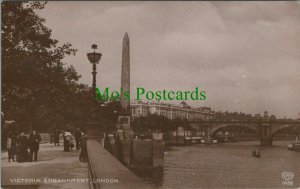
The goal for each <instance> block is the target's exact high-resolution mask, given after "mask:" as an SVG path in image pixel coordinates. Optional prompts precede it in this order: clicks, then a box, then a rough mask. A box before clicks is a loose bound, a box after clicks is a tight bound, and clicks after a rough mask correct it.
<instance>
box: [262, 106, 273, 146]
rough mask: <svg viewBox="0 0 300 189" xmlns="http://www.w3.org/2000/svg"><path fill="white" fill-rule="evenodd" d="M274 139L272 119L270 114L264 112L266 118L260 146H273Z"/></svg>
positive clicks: (263, 122) (263, 123)
mask: <svg viewBox="0 0 300 189" xmlns="http://www.w3.org/2000/svg"><path fill="white" fill-rule="evenodd" d="M272 144H273V137H272V126H271V123H270V119H269V117H268V112H267V111H265V112H264V117H263V120H262V123H261V132H260V145H261V146H272Z"/></svg>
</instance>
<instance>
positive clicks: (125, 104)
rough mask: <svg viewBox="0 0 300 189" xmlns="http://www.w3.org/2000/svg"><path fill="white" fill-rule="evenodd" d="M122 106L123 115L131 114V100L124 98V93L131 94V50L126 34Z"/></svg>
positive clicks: (126, 34) (123, 55) (123, 56)
mask: <svg viewBox="0 0 300 189" xmlns="http://www.w3.org/2000/svg"><path fill="white" fill-rule="evenodd" d="M121 74H122V75H121V89H122V90H123V92H122V93H121V106H122V109H123V113H127V114H128V113H130V100H129V99H128V98H126V97H124V91H126V92H127V93H128V96H129V94H130V50H129V37H128V33H127V32H126V33H125V35H124V38H123V51H122V73H121Z"/></svg>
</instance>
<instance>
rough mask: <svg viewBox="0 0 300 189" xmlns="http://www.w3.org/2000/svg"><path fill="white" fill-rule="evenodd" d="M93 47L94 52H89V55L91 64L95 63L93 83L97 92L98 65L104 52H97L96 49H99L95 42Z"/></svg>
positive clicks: (93, 88) (93, 87)
mask: <svg viewBox="0 0 300 189" xmlns="http://www.w3.org/2000/svg"><path fill="white" fill-rule="evenodd" d="M92 49H94V52H91V53H87V57H88V59H89V61H90V63H91V64H93V72H92V74H93V84H92V90H93V94H94V93H95V90H96V74H97V72H96V70H97V68H96V65H97V64H99V62H100V59H101V56H102V54H101V53H97V52H96V49H97V45H96V44H93V45H92Z"/></svg>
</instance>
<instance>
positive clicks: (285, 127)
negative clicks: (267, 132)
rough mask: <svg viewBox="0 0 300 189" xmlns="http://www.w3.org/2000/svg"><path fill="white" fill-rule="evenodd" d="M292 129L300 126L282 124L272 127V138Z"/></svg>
mask: <svg viewBox="0 0 300 189" xmlns="http://www.w3.org/2000/svg"><path fill="white" fill-rule="evenodd" d="M292 127H298V128H300V124H281V125H278V126H272V132H271V137H273V136H274V135H275V134H276V133H278V132H280V131H282V130H284V129H287V128H292Z"/></svg>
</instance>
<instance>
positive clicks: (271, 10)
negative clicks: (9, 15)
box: [39, 1, 300, 117]
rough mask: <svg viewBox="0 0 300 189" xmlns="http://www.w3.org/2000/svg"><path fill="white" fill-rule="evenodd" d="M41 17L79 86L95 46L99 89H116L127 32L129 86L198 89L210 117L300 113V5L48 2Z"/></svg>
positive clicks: (85, 77)
mask: <svg viewBox="0 0 300 189" xmlns="http://www.w3.org/2000/svg"><path fill="white" fill-rule="evenodd" d="M39 14H40V15H41V16H42V17H44V18H46V24H47V25H48V26H49V27H50V28H51V29H52V30H53V36H54V38H57V39H59V40H60V41H69V42H71V43H72V44H73V45H74V47H76V48H78V49H79V51H78V54H77V56H76V57H71V58H67V59H66V62H67V63H68V64H72V65H74V66H75V68H76V69H77V70H78V72H79V73H80V74H81V75H82V79H81V82H84V83H87V84H91V74H90V72H91V66H90V65H89V63H88V61H87V59H86V53H87V52H89V51H90V45H91V44H93V43H97V44H98V45H99V51H101V52H102V54H103V58H102V60H101V62H100V64H99V66H98V75H97V85H98V86H99V87H105V86H110V87H112V88H115V89H118V88H119V86H120V78H121V53H122V39H123V35H124V33H125V32H128V33H129V37H130V48H131V49H130V50H131V85H132V86H143V87H145V88H150V89H174V90H180V89H182V90H187V89H190V90H192V89H194V88H195V86H199V87H200V88H203V89H205V90H206V91H207V94H208V99H207V101H206V102H201V103H204V104H205V105H209V106H211V107H213V108H214V109H215V110H223V111H224V110H229V111H242V112H246V113H253V114H254V113H262V112H263V111H264V110H268V111H269V112H270V113H271V114H275V115H277V116H279V117H283V116H290V117H296V116H297V114H298V113H299V112H300V109H299V107H300V100H299V99H300V98H299V96H300V89H299V84H298V83H300V72H299V70H300V64H299V61H300V53H299V49H300V22H299V20H300V6H299V2H249V1H246V2H236V1H232V2H194V1H188V2H177V1H176V2H169V1H166V2H95V1H93V2H49V3H48V4H47V6H46V8H45V10H42V11H39ZM189 103H190V104H192V105H194V106H200V105H203V104H199V102H198V103H196V102H189ZM279 107H280V108H279Z"/></svg>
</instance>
